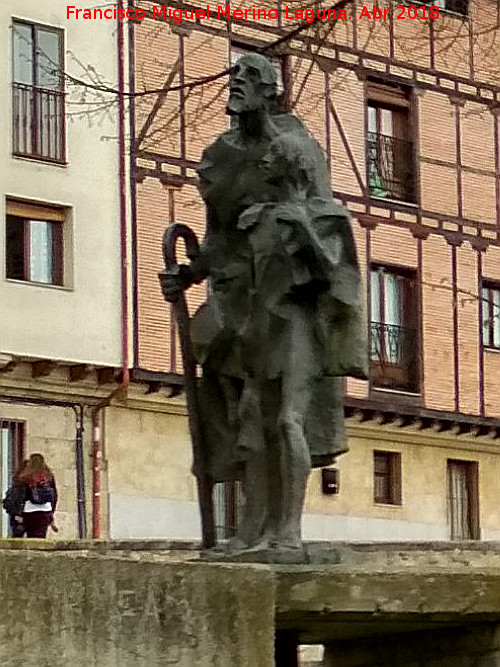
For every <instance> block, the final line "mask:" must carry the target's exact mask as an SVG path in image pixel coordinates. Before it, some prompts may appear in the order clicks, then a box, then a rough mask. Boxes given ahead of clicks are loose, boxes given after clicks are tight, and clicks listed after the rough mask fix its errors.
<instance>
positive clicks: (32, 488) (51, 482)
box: [20, 454, 58, 538]
mask: <svg viewBox="0 0 500 667" xmlns="http://www.w3.org/2000/svg"><path fill="white" fill-rule="evenodd" d="M20 482H21V483H22V484H23V485H24V488H25V494H26V495H25V503H24V512H23V525H24V530H25V531H26V537H39V538H44V537H46V536H47V529H48V527H49V526H51V527H52V530H54V532H57V531H58V528H57V526H56V525H55V523H54V512H55V510H56V506H57V487H56V482H55V479H54V475H53V473H52V471H51V469H50V468H49V467H48V466H47V464H46V463H45V459H44V458H43V456H42V455H41V454H32V455H31V456H30V457H29V459H28V463H27V464H26V467H25V468H24V470H23V471H22V472H21V474H20Z"/></svg>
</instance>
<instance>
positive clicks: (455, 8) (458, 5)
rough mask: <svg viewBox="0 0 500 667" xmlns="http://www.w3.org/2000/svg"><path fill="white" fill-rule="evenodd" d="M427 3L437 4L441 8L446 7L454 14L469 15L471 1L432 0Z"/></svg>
mask: <svg viewBox="0 0 500 667" xmlns="http://www.w3.org/2000/svg"><path fill="white" fill-rule="evenodd" d="M425 4H426V5H431V6H432V5H435V6H436V7H440V8H441V9H445V10H446V11H447V12H453V13H454V14H461V15H462V16H467V15H468V13H469V2H468V0H435V1H434V0H432V1H431V2H426V3H425Z"/></svg>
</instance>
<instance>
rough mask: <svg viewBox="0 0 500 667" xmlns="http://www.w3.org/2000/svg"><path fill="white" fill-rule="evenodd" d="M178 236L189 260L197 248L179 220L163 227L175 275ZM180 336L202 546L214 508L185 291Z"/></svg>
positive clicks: (208, 543)
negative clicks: (183, 244)
mask: <svg viewBox="0 0 500 667" xmlns="http://www.w3.org/2000/svg"><path fill="white" fill-rule="evenodd" d="M179 238H182V239H183V240H184V243H185V246H186V254H187V256H188V258H189V259H190V260H192V259H195V258H196V257H197V256H198V254H199V251H200V247H199V244H198V239H197V238H196V234H195V233H194V232H193V230H192V229H191V228H190V227H188V226H187V225H184V224H182V223H179V222H176V223H174V224H172V225H170V226H169V227H167V229H166V230H165V233H164V235H163V258H164V260H165V270H164V271H162V272H161V273H160V277H161V276H162V275H170V276H178V275H179V274H180V267H179V264H178V263H177V257H176V244H177V241H178V239H179ZM173 307H174V312H175V317H176V320H177V326H178V328H179V339H180V343H181V353H182V365H183V366H184V387H185V391H186V401H187V406H188V422H189V433H190V435H191V443H192V447H193V472H194V475H195V476H196V483H197V487H198V502H199V506H200V515H201V533H202V542H203V547H204V548H205V549H210V548H211V547H213V546H214V545H215V527H214V510H213V502H212V486H213V484H212V481H211V479H210V477H209V476H208V474H207V466H206V455H205V448H204V442H203V425H202V420H201V413H200V405H199V399H198V383H197V374H196V360H195V358H194V354H193V349H192V345H191V338H190V335H189V311H188V308H187V303H186V298H185V296H184V292H182V293H181V295H180V296H179V298H178V299H177V300H176V301H175V302H174V303H173Z"/></svg>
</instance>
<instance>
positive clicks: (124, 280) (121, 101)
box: [117, 0, 130, 391]
mask: <svg viewBox="0 0 500 667" xmlns="http://www.w3.org/2000/svg"><path fill="white" fill-rule="evenodd" d="M118 10H119V12H118V14H121V15H122V16H123V10H124V6H123V0H118ZM120 10H121V11H120ZM117 21H118V24H117V47H118V91H119V94H118V144H119V147H118V151H119V180H120V227H121V290H122V388H123V390H124V391H127V389H128V386H129V383H130V375H129V361H128V267H127V250H128V249H127V241H128V238H127V196H126V187H127V184H126V168H125V57H124V45H125V35H124V26H123V20H122V19H117Z"/></svg>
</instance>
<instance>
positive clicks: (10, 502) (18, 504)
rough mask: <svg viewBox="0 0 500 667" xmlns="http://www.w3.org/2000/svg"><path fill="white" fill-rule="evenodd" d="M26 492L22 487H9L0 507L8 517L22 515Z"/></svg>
mask: <svg viewBox="0 0 500 667" xmlns="http://www.w3.org/2000/svg"><path fill="white" fill-rule="evenodd" d="M25 500H26V491H25V489H24V487H23V486H11V487H10V488H9V489H7V493H6V494H5V498H4V499H3V500H2V507H3V508H4V510H5V511H6V512H7V514H8V515H9V516H20V515H21V514H22V513H23V508H24V501H25Z"/></svg>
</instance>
